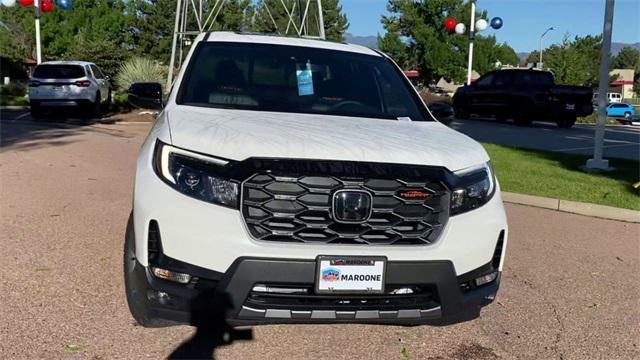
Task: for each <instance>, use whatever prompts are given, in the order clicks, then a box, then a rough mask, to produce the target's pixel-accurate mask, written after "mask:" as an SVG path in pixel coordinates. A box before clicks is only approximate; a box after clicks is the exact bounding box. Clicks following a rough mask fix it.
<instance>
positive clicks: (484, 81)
mask: <svg viewBox="0 0 640 360" xmlns="http://www.w3.org/2000/svg"><path fill="white" fill-rule="evenodd" d="M492 81H493V74H487V75H485V76H483V77H481V78H480V79H478V81H476V84H478V86H489V85H491V82H492Z"/></svg>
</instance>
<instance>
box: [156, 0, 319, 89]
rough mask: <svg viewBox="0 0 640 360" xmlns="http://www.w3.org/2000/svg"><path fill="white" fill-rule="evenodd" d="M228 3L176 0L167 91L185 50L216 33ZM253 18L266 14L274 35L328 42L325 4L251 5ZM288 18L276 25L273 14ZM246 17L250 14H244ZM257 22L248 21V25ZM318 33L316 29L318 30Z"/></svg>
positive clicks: (289, 0) (290, 0) (305, 0)
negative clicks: (196, 40) (203, 36)
mask: <svg viewBox="0 0 640 360" xmlns="http://www.w3.org/2000/svg"><path fill="white" fill-rule="evenodd" d="M227 2H228V0H176V12H175V23H174V30H173V41H172V44H171V60H170V62H169V74H168V75H167V86H166V88H165V91H167V92H168V91H169V89H171V85H172V84H173V76H174V71H175V69H176V68H179V67H180V66H182V60H183V59H184V53H185V50H187V51H188V49H189V47H190V46H191V41H192V39H193V38H195V37H196V36H197V35H198V34H200V33H203V32H207V31H212V30H214V29H216V24H217V22H216V21H217V20H218V18H219V16H220V13H222V12H224V8H225V5H226V4H227ZM252 3H253V5H254V10H255V11H254V16H255V14H257V13H258V12H261V11H263V12H265V13H266V14H267V15H268V18H269V19H270V20H271V23H272V24H273V29H275V33H276V34H279V35H292V36H299V37H307V38H316V39H323V40H324V39H325V32H324V30H325V29H324V19H323V16H322V0H275V1H258V2H256V1H252ZM282 13H284V14H285V19H284V20H285V22H286V25H283V22H282V19H279V20H280V21H277V20H276V19H275V18H274V16H273V14H282ZM245 15H247V14H245ZM254 20H255V19H247V21H248V22H249V23H251V22H253V21H254ZM316 27H317V29H314V28H316Z"/></svg>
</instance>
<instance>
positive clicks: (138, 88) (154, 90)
mask: <svg viewBox="0 0 640 360" xmlns="http://www.w3.org/2000/svg"><path fill="white" fill-rule="evenodd" d="M128 100H129V103H130V104H131V105H133V106H135V107H139V108H143V109H162V106H163V104H162V85H160V84H158V83H151V82H144V83H133V84H131V86H130V87H129V91H128Z"/></svg>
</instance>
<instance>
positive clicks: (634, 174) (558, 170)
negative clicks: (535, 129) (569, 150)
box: [483, 144, 640, 210]
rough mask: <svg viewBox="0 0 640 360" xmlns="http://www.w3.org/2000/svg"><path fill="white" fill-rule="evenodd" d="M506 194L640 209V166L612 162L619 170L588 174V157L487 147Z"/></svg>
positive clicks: (628, 161) (616, 161)
mask: <svg viewBox="0 0 640 360" xmlns="http://www.w3.org/2000/svg"><path fill="white" fill-rule="evenodd" d="M483 145H484V147H485V149H486V150H487V152H488V153H489V156H490V157H491V160H492V162H493V166H494V168H495V171H496V176H497V177H498V180H499V181H500V186H501V187H502V190H503V191H508V192H514V193H520V194H529V195H538V196H544V197H550V198H556V199H562V200H573V201H580V202H588V203H594V204H600V205H608V206H615V207H620V208H626V209H633V210H640V194H639V193H638V190H636V189H634V188H633V186H632V184H634V183H636V182H637V181H639V180H640V163H639V162H636V161H631V160H621V159H610V160H609V164H610V166H612V167H614V168H616V170H615V171H611V172H606V173H599V174H593V173H586V172H584V171H582V170H581V169H580V167H581V166H583V165H584V164H585V162H586V161H587V158H588V156H583V155H569V154H560V153H554V152H545V151H534V150H524V149H517V148H509V147H505V146H500V145H494V144H483Z"/></svg>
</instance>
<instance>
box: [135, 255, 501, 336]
mask: <svg viewBox="0 0 640 360" xmlns="http://www.w3.org/2000/svg"><path fill="white" fill-rule="evenodd" d="M498 261H499V260H498ZM494 262H495V261H494ZM172 263H173V265H176V266H177V268H178V269H179V270H180V271H191V272H193V273H195V274H198V275H200V277H194V278H193V279H192V281H191V282H190V283H189V284H187V285H181V284H176V283H172V282H169V281H166V280H163V279H159V278H156V277H155V276H154V275H152V274H151V272H150V271H149V268H146V267H142V266H140V267H138V269H139V273H138V274H136V276H140V277H141V278H144V280H145V281H144V282H142V283H144V284H146V286H147V288H146V289H144V290H145V291H146V294H147V297H148V299H149V300H150V307H149V314H150V316H152V317H155V318H160V319H164V320H169V321H172V322H175V323H178V324H191V325H195V326H212V325H214V323H219V321H220V319H224V321H225V322H226V325H229V326H243V325H260V324H291V323H370V324H398V325H420V324H430V325H448V324H453V323H459V322H464V321H469V320H472V319H474V318H476V317H478V316H479V314H480V308H481V307H482V306H484V305H487V304H489V303H491V302H492V301H493V299H494V298H495V295H496V293H497V291H498V287H499V284H500V276H499V275H498V277H497V278H496V280H494V281H493V282H491V283H489V284H486V285H482V286H480V287H473V288H468V287H467V286H465V285H466V284H468V283H469V282H470V281H472V279H474V278H476V277H478V276H480V275H483V274H486V273H489V272H493V271H497V269H495V268H493V266H492V264H491V263H488V264H486V265H485V266H482V267H480V268H478V269H475V270H474V271H472V272H470V273H468V274H464V275H461V276H456V274H455V270H454V267H453V264H452V263H451V262H450V261H422V262H415V261H390V262H388V263H387V269H386V274H385V276H386V280H385V283H386V287H387V288H394V287H400V286H402V287H407V286H410V287H413V288H423V289H429V290H428V294H427V293H423V294H421V295H418V294H413V295H392V294H388V293H387V294H381V295H362V296H355V295H342V294H341V295H315V294H313V292H310V293H309V294H306V295H304V296H295V295H290V294H283V295H274V294H271V295H270V296H260V295H258V296H257V295H256V293H255V291H253V290H252V289H253V287H254V286H255V285H256V284H257V283H260V284H280V286H282V284H286V285H288V286H299V287H304V286H307V287H309V286H313V284H314V281H315V269H316V264H315V261H310V260H296V259H265V258H239V259H237V260H236V261H235V262H234V263H233V265H232V266H231V268H230V269H229V270H228V271H227V272H225V273H217V272H213V271H209V270H204V269H201V268H197V267H193V266H190V265H187V264H184V263H180V262H177V263H176V262H175V261H173V260H170V261H169V262H168V265H165V266H168V267H171V264H172ZM202 275H204V276H207V277H208V278H204V277H202ZM263 295H264V294H263ZM256 299H257V300H256Z"/></svg>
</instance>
